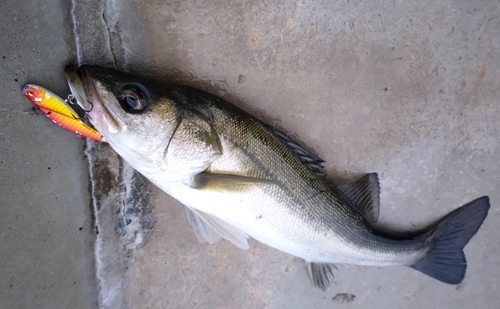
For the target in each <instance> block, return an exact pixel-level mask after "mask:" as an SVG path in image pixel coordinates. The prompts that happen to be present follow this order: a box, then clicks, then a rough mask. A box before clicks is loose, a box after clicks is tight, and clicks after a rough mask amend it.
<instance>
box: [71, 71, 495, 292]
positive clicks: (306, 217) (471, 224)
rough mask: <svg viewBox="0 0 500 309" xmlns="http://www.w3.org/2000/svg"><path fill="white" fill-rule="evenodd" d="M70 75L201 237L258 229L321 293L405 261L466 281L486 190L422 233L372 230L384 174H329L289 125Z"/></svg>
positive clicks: (204, 100) (126, 80)
mask: <svg viewBox="0 0 500 309" xmlns="http://www.w3.org/2000/svg"><path fill="white" fill-rule="evenodd" d="M66 75H67V77H68V83H70V88H71V89H72V91H73V94H74V95H75V97H77V98H80V99H79V100H80V102H79V104H81V105H82V106H83V107H84V108H86V109H88V108H89V107H90V106H88V104H89V102H91V103H92V105H93V109H92V110H91V111H90V112H89V113H90V116H91V122H92V124H93V125H94V126H95V127H96V128H97V129H98V130H99V132H101V133H102V134H103V135H104V137H105V139H106V140H107V142H108V143H109V145H110V146H111V147H112V148H113V149H114V150H115V151H116V152H117V153H118V154H119V155H120V156H121V157H122V158H123V159H124V160H126V161H127V162H128V163H129V164H130V165H131V166H132V167H133V168H135V169H136V170H137V171H138V172H140V173H141V174H142V175H143V176H145V177H146V178H147V179H149V180H150V181H151V182H152V183H153V184H155V185H156V186H158V187H159V188H160V189H162V190H163V191H165V192H166V193H167V194H169V195H171V196H172V197H174V198H175V199H177V200H178V201H180V202H181V203H182V204H184V205H185V206H186V212H187V216H188V221H189V223H190V224H191V226H192V227H193V229H194V231H195V234H196V236H197V237H198V239H199V240H201V241H205V242H208V243H214V242H216V241H218V240H219V239H221V238H224V239H226V240H228V241H230V242H232V243H233V244H235V245H236V246H238V247H240V248H242V249H246V248H248V238H249V237H252V238H254V239H256V240H258V241H260V242H262V243H264V244H266V245H268V246H271V247H273V248H275V249H277V250H280V251H283V252H286V253H288V254H291V255H293V256H296V257H299V258H301V259H303V260H304V261H305V262H306V269H307V271H308V273H309V276H310V278H311V279H312V282H313V284H314V286H316V287H318V288H320V289H322V290H326V289H327V288H328V287H329V286H330V285H331V282H332V280H333V278H334V271H335V269H336V268H337V265H339V264H355V265H368V266H407V267H410V268H413V269H415V270H418V271H420V272H421V273H424V274H426V275H428V276H430V277H432V278H434V279H437V280H439V281H442V282H444V283H448V284H458V283H460V282H461V281H462V280H463V278H464V276H465V272H466V268H467V262H466V259H465V255H464V252H463V248H464V247H465V245H466V244H467V243H468V242H469V240H470V239H471V238H472V237H473V236H474V235H475V234H476V232H477V231H478V229H479V228H480V226H481V225H482V223H483V221H484V220H485V218H486V216H487V214H488V210H489V208H490V203H489V198H488V196H482V197H479V198H477V199H475V200H473V201H471V202H469V203H467V204H465V205H463V206H462V207H459V208H458V209H456V210H454V211H452V212H451V213H449V214H448V215H447V216H445V217H444V218H442V219H441V220H440V221H439V222H438V223H437V224H435V225H433V226H431V227H429V228H428V229H427V230H426V231H424V232H421V233H417V234H416V235H404V234H401V233H396V232H390V231H385V230H381V229H379V228H376V222H377V219H378V216H379V211H380V197H379V195H380V186H379V181H378V175H377V174H376V173H368V174H366V175H365V176H363V177H361V178H360V179H358V180H356V181H354V182H353V183H350V184H347V185H343V186H336V185H333V184H331V183H330V182H329V181H327V179H326V177H325V175H324V173H323V171H322V164H323V163H324V161H323V160H322V159H321V158H319V157H318V156H316V155H315V154H312V153H311V152H309V151H307V150H305V149H304V147H301V146H300V145H299V144H298V143H296V142H295V141H294V140H293V139H291V138H290V137H288V136H287V135H286V134H284V133H283V132H281V131H279V130H277V129H276V128H273V127H271V126H269V125H267V124H265V123H263V122H262V121H260V120H258V119H257V118H255V117H253V116H251V115H249V114H248V113H246V112H244V111H243V110H241V109H239V108H238V107H236V106H234V105H233V104H231V103H229V102H227V101H225V100H224V99H222V98H220V97H217V96H215V95H213V94H210V93H208V92H205V91H202V90H199V89H195V88H192V87H188V86H183V85H177V84H171V83H165V82H161V81H155V80H150V79H147V78H144V77H140V76H135V75H131V74H128V73H125V72H122V71H118V70H115V69H111V68H105V67H100V66H92V65H85V66H80V67H75V66H70V67H67V68H66Z"/></svg>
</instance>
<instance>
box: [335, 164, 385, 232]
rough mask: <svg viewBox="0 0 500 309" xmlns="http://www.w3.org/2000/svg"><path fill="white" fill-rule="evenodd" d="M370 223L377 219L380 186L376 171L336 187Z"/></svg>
mask: <svg viewBox="0 0 500 309" xmlns="http://www.w3.org/2000/svg"><path fill="white" fill-rule="evenodd" d="M337 189H339V190H340V191H341V192H342V193H344V195H345V196H346V197H347V198H348V199H349V200H350V201H351V202H352V206H353V207H354V208H356V209H357V210H359V211H360V212H361V213H362V214H363V216H365V218H366V219H367V220H369V221H370V222H371V223H375V222H377V220H378V214H379V210H380V187H379V183H378V175H377V173H370V174H366V175H365V176H363V177H362V178H360V179H358V180H356V181H355V182H353V183H350V184H347V185H344V186H340V187H337Z"/></svg>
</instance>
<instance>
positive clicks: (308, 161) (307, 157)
mask: <svg viewBox="0 0 500 309" xmlns="http://www.w3.org/2000/svg"><path fill="white" fill-rule="evenodd" d="M268 128H269V129H270V130H271V131H272V132H273V133H274V134H275V135H276V136H277V137H279V138H280V139H281V140H282V141H283V142H284V143H285V144H287V146H288V147H290V149H291V150H292V151H293V152H294V153H295V154H297V156H299V158H300V160H301V161H302V163H304V164H305V165H306V166H307V167H308V168H309V169H310V170H311V172H313V173H315V174H317V175H318V176H320V177H325V174H323V171H322V169H323V166H321V164H322V163H324V162H325V160H323V159H321V158H320V157H318V156H317V155H314V154H312V153H310V152H309V151H307V150H305V149H304V148H302V147H300V146H299V145H298V144H297V143H296V142H295V141H294V140H292V139H291V138H290V137H289V136H288V135H286V134H285V133H283V132H280V131H278V130H276V129H275V128H273V127H271V126H268Z"/></svg>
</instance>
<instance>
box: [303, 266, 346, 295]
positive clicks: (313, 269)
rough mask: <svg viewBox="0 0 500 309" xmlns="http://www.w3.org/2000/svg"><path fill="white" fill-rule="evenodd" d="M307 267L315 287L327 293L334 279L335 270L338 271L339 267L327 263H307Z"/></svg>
mask: <svg viewBox="0 0 500 309" xmlns="http://www.w3.org/2000/svg"><path fill="white" fill-rule="evenodd" d="M306 267H307V272H308V273H309V278H311V280H312V282H313V283H314V286H315V287H317V288H320V289H322V290H323V291H326V289H327V288H328V287H329V286H330V284H332V281H333V278H334V276H333V270H334V269H335V270H338V268H337V266H335V265H334V264H326V263H312V262H306Z"/></svg>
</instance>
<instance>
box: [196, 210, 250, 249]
mask: <svg viewBox="0 0 500 309" xmlns="http://www.w3.org/2000/svg"><path fill="white" fill-rule="evenodd" d="M186 214H187V216H188V221H189V223H190V224H191V226H192V227H193V230H194V233H195V235H196V238H197V239H198V241H200V242H203V240H205V241H207V242H208V243H209V244H213V243H215V242H217V241H218V240H219V239H220V238H221V237H222V238H225V239H227V240H229V241H230V242H232V243H233V244H234V245H235V246H237V247H238V248H240V249H248V242H247V238H248V235H247V234H245V233H244V232H242V231H241V230H240V229H238V228H236V227H234V226H232V225H231V224H229V223H227V222H225V221H223V220H221V219H219V218H217V217H215V216H212V215H209V214H207V213H204V212H202V211H199V210H197V209H194V208H188V207H186Z"/></svg>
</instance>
